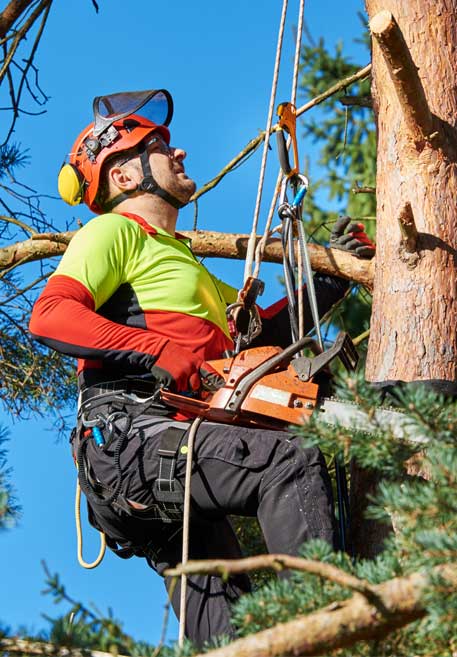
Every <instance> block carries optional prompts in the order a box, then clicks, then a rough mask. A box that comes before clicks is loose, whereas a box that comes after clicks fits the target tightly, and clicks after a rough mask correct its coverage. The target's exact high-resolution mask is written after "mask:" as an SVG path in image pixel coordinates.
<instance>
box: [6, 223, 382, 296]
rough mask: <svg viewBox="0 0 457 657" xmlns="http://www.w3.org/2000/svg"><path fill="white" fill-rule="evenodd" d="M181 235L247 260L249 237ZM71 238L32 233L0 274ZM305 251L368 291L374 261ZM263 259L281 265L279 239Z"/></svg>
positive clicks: (56, 251)
mask: <svg viewBox="0 0 457 657" xmlns="http://www.w3.org/2000/svg"><path fill="white" fill-rule="evenodd" d="M182 233H183V235H186V236H187V237H189V238H191V240H192V248H193V251H194V253H195V254H196V255H197V256H201V257H206V258H228V259H233V260H243V259H244V258H245V257H246V251H247V244H248V240H249V235H243V234H238V233H216V232H211V231H202V230H199V231H182ZM73 235H75V231H67V232H62V233H41V234H35V235H33V236H32V238H30V239H28V240H24V241H23V242H16V243H15V244H11V245H9V246H6V247H3V248H0V271H3V270H10V269H11V268H12V267H15V266H18V265H19V264H22V263H23V262H32V261H36V260H44V259H46V258H51V257H54V256H60V255H62V254H63V253H64V252H65V250H66V248H67V245H68V244H69V242H70V241H71V239H72V237H73ZM258 240H260V236H259V237H258ZM308 248H309V253H310V257H311V266H312V268H313V270H314V271H317V272H322V273H325V274H330V275H334V276H341V277H342V278H345V279H346V280H350V281H355V282H357V283H361V284H362V285H365V286H367V287H368V288H371V287H372V284H373V272H374V261H373V260H362V259H358V258H354V256H351V255H350V254H348V253H345V252H344V251H339V250H336V249H327V248H325V247H323V246H319V245H317V244H309V245H308ZM264 260H265V261H266V262H282V247H281V240H279V239H277V238H271V239H269V240H267V243H266V246H265V251H264Z"/></svg>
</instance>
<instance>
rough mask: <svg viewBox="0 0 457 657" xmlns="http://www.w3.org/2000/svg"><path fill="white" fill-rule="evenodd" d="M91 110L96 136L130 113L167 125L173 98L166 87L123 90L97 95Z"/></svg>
mask: <svg viewBox="0 0 457 657" xmlns="http://www.w3.org/2000/svg"><path fill="white" fill-rule="evenodd" d="M93 111H94V137H98V136H99V135H101V134H102V133H103V132H105V131H106V130H108V128H110V127H111V126H112V125H113V123H115V121H119V120H121V119H123V118H125V117H127V116H130V115H131V114H139V115H140V116H142V117H144V118H146V119H148V120H149V121H152V122H153V123H155V124H156V125H169V123H170V121H171V119H172V116H173V99H172V97H171V94H170V93H169V92H168V91H167V90H166V89H158V90H156V89H150V90H148V91H125V92H119V93H116V94H109V95H107V96H97V97H96V98H94V103H93Z"/></svg>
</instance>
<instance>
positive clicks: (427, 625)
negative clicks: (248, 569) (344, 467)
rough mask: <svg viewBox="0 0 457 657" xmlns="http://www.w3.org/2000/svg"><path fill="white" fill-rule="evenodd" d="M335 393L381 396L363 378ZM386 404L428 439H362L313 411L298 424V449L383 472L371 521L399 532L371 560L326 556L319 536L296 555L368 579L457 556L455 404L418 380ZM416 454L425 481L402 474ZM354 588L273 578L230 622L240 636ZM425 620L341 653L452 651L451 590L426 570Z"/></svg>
mask: <svg viewBox="0 0 457 657" xmlns="http://www.w3.org/2000/svg"><path fill="white" fill-rule="evenodd" d="M338 396H339V397H340V398H345V399H346V400H347V401H352V402H357V403H358V404H359V405H360V406H361V407H362V408H364V409H366V411H367V412H370V410H372V409H373V408H375V407H377V406H380V402H381V401H382V399H381V393H380V392H379V391H376V390H374V389H373V388H371V387H370V386H369V385H367V384H366V383H365V382H364V381H363V379H362V378H361V377H351V378H350V379H348V380H347V381H346V382H340V387H339V390H338ZM389 404H390V406H392V405H393V406H395V407H396V409H398V410H400V411H402V412H403V413H405V414H407V416H408V418H409V421H410V423H411V426H414V427H415V428H417V430H418V431H419V432H420V433H421V434H422V435H425V436H427V438H428V442H427V443H426V444H425V443H424V442H416V443H414V442H412V443H411V442H409V443H407V442H405V441H401V440H398V439H395V438H394V437H393V436H392V435H391V434H390V433H389V432H385V431H382V430H381V429H379V430H378V431H376V430H375V432H374V433H373V434H371V433H370V434H369V435H367V434H366V433H363V432H361V431H357V430H356V428H354V429H351V430H347V429H343V428H341V427H337V428H336V429H335V427H331V426H330V425H326V424H325V423H324V422H323V421H322V420H321V419H319V417H318V416H316V417H313V418H312V419H311V422H310V423H309V424H307V425H306V426H305V427H303V431H302V433H303V437H304V443H305V445H307V446H309V445H314V444H319V445H320V447H321V449H323V450H324V451H328V452H333V453H335V452H339V453H341V454H344V455H345V456H346V458H348V459H355V460H356V461H357V462H358V463H359V464H360V465H363V466H364V467H365V468H368V469H369V470H371V471H372V472H373V474H374V475H375V474H376V475H380V476H381V477H382V480H381V484H380V487H379V493H378V495H377V497H376V500H374V501H373V503H372V506H371V507H370V515H371V517H373V518H377V519H380V520H384V521H385V520H386V515H387V514H388V515H389V517H390V518H393V519H394V521H395V526H396V528H397V531H396V533H395V534H392V535H391V537H390V538H389V539H388V540H387V541H386V545H385V549H384V552H383V553H382V554H381V555H379V556H378V557H377V558H376V559H375V560H371V561H368V560H355V561H353V560H351V559H350V558H349V557H348V556H347V555H345V554H342V553H336V554H335V553H333V552H332V551H331V550H330V549H329V548H328V547H327V546H325V545H323V544H322V543H320V542H313V543H309V544H307V545H306V546H305V548H304V551H303V556H306V557H307V558H313V559H319V560H321V561H323V562H327V563H332V564H334V565H336V566H338V567H339V568H342V569H343V570H345V571H346V572H348V573H351V574H353V575H355V576H356V577H359V578H361V579H365V580H367V581H368V582H371V583H372V584H378V583H381V582H383V581H386V580H389V579H392V578H393V577H397V576H404V575H408V574H411V573H414V572H418V571H422V572H424V573H430V570H431V568H433V567H434V566H439V565H441V564H446V563H455V562H456V557H457V443H456V428H457V404H456V403H455V402H454V401H450V400H449V399H446V398H444V397H443V396H441V395H437V394H435V393H434V392H432V391H430V390H428V389H426V388H425V387H424V386H421V385H416V386H405V387H403V388H400V389H394V390H393V391H392V394H391V395H390V396H389ZM413 456H415V457H416V458H419V457H420V458H421V459H422V462H423V464H422V468H423V469H424V470H426V471H427V478H428V479H429V480H427V481H426V480H424V479H423V478H422V477H421V476H408V475H407V474H406V472H405V465H404V464H405V460H406V459H409V458H411V457H413ZM349 595H351V593H350V592H349V591H348V590H347V589H344V588H343V587H341V586H339V585H337V584H335V583H333V582H330V581H328V580H324V579H322V578H320V577H316V576H314V575H310V574H307V573H294V574H293V575H292V576H291V578H290V579H288V580H279V581H273V582H271V583H269V584H267V585H266V586H265V587H264V588H262V589H261V590H259V591H257V592H256V593H254V594H252V595H250V596H245V597H244V598H242V599H241V600H240V601H239V602H238V603H237V605H236V609H235V612H234V623H235V625H236V626H237V628H238V631H239V633H240V635H241V636H246V635H248V634H250V633H251V632H255V631H259V630H261V629H264V628H267V627H272V626H274V625H275V624H276V623H278V622H284V621H287V620H290V619H292V618H294V617H295V616H297V615H300V614H307V613H310V612H312V611H316V610H318V609H321V608H322V607H324V606H325V605H327V604H329V603H330V602H332V601H335V600H342V599H344V598H347V597H348V596H349ZM424 605H425V607H426V610H427V616H426V617H425V618H424V620H422V621H417V622H415V623H413V624H411V625H409V626H406V627H405V628H403V629H401V630H397V631H395V632H393V633H392V634H390V635H388V636H386V638H385V639H384V640H382V641H377V642H373V641H366V642H359V643H357V644H356V645H355V646H352V647H351V648H350V649H347V650H341V651H338V655H341V657H350V656H351V657H358V656H360V657H362V656H363V657H365V656H367V657H368V656H369V655H376V657H390V656H391V655H395V657H409V656H410V655H427V656H428V657H444V656H446V655H448V656H449V657H450V656H451V655H452V653H453V650H455V648H456V634H455V628H456V627H457V591H456V590H455V587H452V586H451V584H450V583H449V581H446V580H444V579H442V578H439V577H438V575H436V576H433V577H432V579H431V583H430V588H429V590H428V591H427V593H426V595H425V597H424Z"/></svg>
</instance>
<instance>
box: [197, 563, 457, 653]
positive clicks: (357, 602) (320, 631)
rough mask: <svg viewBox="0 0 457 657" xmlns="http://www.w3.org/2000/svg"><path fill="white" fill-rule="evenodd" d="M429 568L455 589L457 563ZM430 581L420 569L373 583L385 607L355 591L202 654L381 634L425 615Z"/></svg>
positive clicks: (308, 648) (328, 644)
mask: <svg viewBox="0 0 457 657" xmlns="http://www.w3.org/2000/svg"><path fill="white" fill-rule="evenodd" d="M433 574H435V575H437V574H439V575H441V577H443V578H444V579H445V580H446V583H448V584H449V585H450V586H452V587H453V588H454V589H455V588H456V587H457V565H455V564H452V565H451V564H449V565H446V566H440V567H437V568H435V569H434V570H433ZM429 585H430V579H429V577H427V576H426V575H424V574H421V573H414V574H412V575H409V576H407V577H397V578H395V579H392V580H389V581H388V582H384V583H383V584H378V585H376V586H373V590H374V591H375V592H376V594H377V596H378V597H379V598H380V600H381V601H382V604H383V606H384V608H385V611H384V612H382V611H380V610H379V608H376V607H375V606H374V605H372V604H370V603H369V602H368V601H367V599H366V598H365V597H364V596H362V595H360V594H356V595H354V596H353V597H352V598H349V599H348V600H344V601H341V602H333V603H332V604H330V605H329V606H328V607H325V608H324V609H320V610H319V611H316V612H314V613H312V614H308V615H307V616H301V617H298V618H296V619H294V620H292V621H289V622H288V623H280V624H278V625H276V626H275V627H273V628H271V629H268V630H263V631H261V632H257V633H256V634H251V635H249V636H248V637H246V638H243V639H238V640H236V641H234V642H233V643H231V644H229V645H228V646H224V647H222V648H218V649H217V650H212V651H210V652H207V653H205V657H280V656H281V657H292V656H293V657H299V656H300V657H305V656H306V655H325V654H328V652H329V651H331V650H336V649H339V648H344V647H347V646H352V645H354V644H355V643H356V642H357V641H368V640H372V639H384V638H385V637H386V635H387V634H389V633H390V632H392V631H394V630H396V629H399V628H401V627H404V626H405V625H408V624H409V623H412V622H413V621H415V620H418V619H420V618H422V617H424V616H425V615H426V609H425V605H424V602H423V599H424V596H425V593H426V591H427V589H428V587H429ZM196 657H203V655H201V654H199V655H197V656H196Z"/></svg>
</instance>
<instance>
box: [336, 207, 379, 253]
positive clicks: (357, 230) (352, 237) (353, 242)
mask: <svg viewBox="0 0 457 657" xmlns="http://www.w3.org/2000/svg"><path fill="white" fill-rule="evenodd" d="M330 246H331V248H332V249H340V250H341V251H347V252H348V253H351V254H352V255H354V256H356V257H357V258H367V259H371V258H373V257H374V255H375V253H376V246H375V244H373V242H372V241H371V240H370V238H369V237H368V235H367V234H366V233H365V226H364V224H362V223H357V222H353V221H352V220H351V217H340V218H339V219H338V220H337V221H336V222H335V225H334V226H333V230H332V232H331V233H330Z"/></svg>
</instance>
